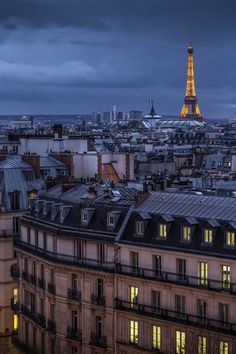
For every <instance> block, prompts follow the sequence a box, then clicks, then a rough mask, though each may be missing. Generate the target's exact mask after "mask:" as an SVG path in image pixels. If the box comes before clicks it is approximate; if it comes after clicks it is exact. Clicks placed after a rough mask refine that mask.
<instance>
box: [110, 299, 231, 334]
mask: <svg viewBox="0 0 236 354" xmlns="http://www.w3.org/2000/svg"><path fill="white" fill-rule="evenodd" d="M116 309H117V310H121V311H129V312H133V313H137V314H139V315H143V316H148V317H154V318H156V319H157V318H158V319H161V320H165V321H172V322H177V323H181V324H183V325H189V326H193V327H199V328H203V329H205V330H208V331H213V332H221V333H226V334H230V335H235V334H236V323H229V322H222V321H220V320H215V319H211V318H203V317H200V316H196V315H191V314H187V313H180V312H178V311H173V310H168V309H164V308H159V307H154V306H150V305H145V304H135V306H133V303H131V302H130V301H125V300H120V299H116Z"/></svg>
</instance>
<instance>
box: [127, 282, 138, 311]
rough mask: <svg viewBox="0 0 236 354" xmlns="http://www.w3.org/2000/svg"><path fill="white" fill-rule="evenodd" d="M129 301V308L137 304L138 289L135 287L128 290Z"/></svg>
mask: <svg viewBox="0 0 236 354" xmlns="http://www.w3.org/2000/svg"><path fill="white" fill-rule="evenodd" d="M129 299H130V306H131V307H133V306H134V305H135V304H137V303H138V288H136V287H135V286H130V288H129Z"/></svg>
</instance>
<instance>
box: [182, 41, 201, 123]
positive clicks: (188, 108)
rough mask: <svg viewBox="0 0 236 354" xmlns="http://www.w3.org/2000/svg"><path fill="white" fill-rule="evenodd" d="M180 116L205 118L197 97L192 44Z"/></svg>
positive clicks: (190, 45)
mask: <svg viewBox="0 0 236 354" xmlns="http://www.w3.org/2000/svg"><path fill="white" fill-rule="evenodd" d="M180 116H181V117H182V118H194V119H195V118H198V119H200V120H203V116H202V115H201V111H200V108H199V105H198V102H197V96H196V88H195V81H194V66H193V47H192V43H191V42H190V44H189V47H188V73H187V85H186V94H185V98H184V104H183V107H182V111H181V114H180Z"/></svg>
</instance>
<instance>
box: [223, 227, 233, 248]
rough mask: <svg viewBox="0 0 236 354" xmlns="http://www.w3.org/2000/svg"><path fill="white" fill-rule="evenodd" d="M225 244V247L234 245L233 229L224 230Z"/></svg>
mask: <svg viewBox="0 0 236 354" xmlns="http://www.w3.org/2000/svg"><path fill="white" fill-rule="evenodd" d="M225 245H226V246H227V247H234V246H235V233H234V231H226V235H225Z"/></svg>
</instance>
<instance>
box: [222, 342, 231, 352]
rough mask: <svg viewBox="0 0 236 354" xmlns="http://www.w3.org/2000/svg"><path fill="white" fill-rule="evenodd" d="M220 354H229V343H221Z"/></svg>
mask: <svg viewBox="0 0 236 354" xmlns="http://www.w3.org/2000/svg"><path fill="white" fill-rule="evenodd" d="M220 354H229V343H228V342H224V341H220Z"/></svg>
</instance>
